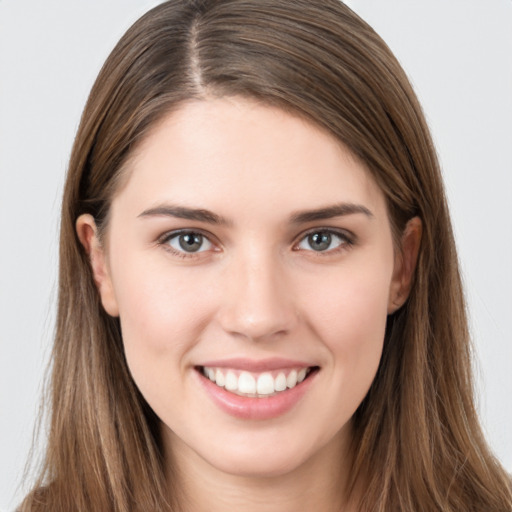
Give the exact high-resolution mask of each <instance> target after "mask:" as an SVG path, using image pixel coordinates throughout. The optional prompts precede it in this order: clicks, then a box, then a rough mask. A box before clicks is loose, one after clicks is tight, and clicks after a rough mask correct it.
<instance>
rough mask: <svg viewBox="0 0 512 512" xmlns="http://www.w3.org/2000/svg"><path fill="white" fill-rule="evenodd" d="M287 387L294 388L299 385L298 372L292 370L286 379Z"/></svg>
mask: <svg viewBox="0 0 512 512" xmlns="http://www.w3.org/2000/svg"><path fill="white" fill-rule="evenodd" d="M286 385H287V386H288V387H289V388H293V387H295V386H296V385H297V372H296V370H292V371H291V372H290V374H289V375H288V377H287V378H286Z"/></svg>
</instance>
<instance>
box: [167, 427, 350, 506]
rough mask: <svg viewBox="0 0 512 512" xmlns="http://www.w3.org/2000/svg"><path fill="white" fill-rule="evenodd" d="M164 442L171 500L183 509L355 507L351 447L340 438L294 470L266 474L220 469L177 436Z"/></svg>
mask: <svg viewBox="0 0 512 512" xmlns="http://www.w3.org/2000/svg"><path fill="white" fill-rule="evenodd" d="M167 435H168V436H170V438H172V434H169V433H168V434H167ZM170 438H169V437H168V441H170V440H171V439H170ZM165 444H166V445H167V450H166V452H167V453H166V460H167V477H168V481H169V484H170V485H169V488H172V489H177V490H178V491H177V492H176V495H175V497H174V498H175V499H173V500H172V501H173V502H174V503H177V505H178V506H177V507H176V510H179V511H180V512H231V511H237V512H239V511H240V510H243V511H244V512H260V511H261V510H265V512H302V511H304V512H306V511H307V512H310V511H311V510H314V511H317V512H354V510H355V508H353V506H352V505H350V503H349V500H348V494H347V491H346V488H347V482H348V474H349V471H350V467H351V460H352V459H351V457H350V455H349V453H350V450H349V448H348V443H346V442H343V440H340V439H338V438H336V439H333V440H332V441H331V442H330V443H328V444H327V445H325V446H324V448H323V449H322V450H321V451H319V452H317V453H316V454H315V455H314V456H313V457H311V458H310V459H309V460H307V461H305V462H304V463H303V464H301V465H300V466H298V467H296V468H294V469H293V470H291V471H287V472H283V473H279V472H276V474H273V475H263V476H262V475H236V474H229V473H226V472H223V471H220V470H218V469H217V468H215V467H213V466H211V465H210V464H209V463H208V462H207V461H205V460H204V459H203V458H202V457H200V456H199V455H198V454H197V453H195V452H194V451H193V450H191V449H190V448H189V447H187V446H184V445H182V444H181V443H180V442H179V441H177V440H176V439H175V438H174V439H172V442H171V443H169V442H167V443H165ZM169 447H172V449H171V450H169Z"/></svg>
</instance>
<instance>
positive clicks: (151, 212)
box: [138, 205, 231, 226]
mask: <svg viewBox="0 0 512 512" xmlns="http://www.w3.org/2000/svg"><path fill="white" fill-rule="evenodd" d="M138 217H176V218H178V219H187V220H197V221H199V222H206V223H207V224H216V225H222V226H225V225H230V224H231V222H230V221H228V220H227V219H226V218H224V217H222V216H220V215H217V214H216V213H213V212H212V211H210V210H205V209H203V208H187V207H186V206H173V205H165V206H156V207H155V208H149V209H147V210H144V211H143V212H142V213H141V214H139V215H138Z"/></svg>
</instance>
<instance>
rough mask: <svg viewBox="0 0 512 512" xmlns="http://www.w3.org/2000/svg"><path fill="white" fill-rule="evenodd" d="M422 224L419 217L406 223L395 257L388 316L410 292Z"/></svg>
mask: <svg viewBox="0 0 512 512" xmlns="http://www.w3.org/2000/svg"><path fill="white" fill-rule="evenodd" d="M421 234H422V223H421V219H420V218H419V217H413V218H412V219H410V220H409V222H407V224H406V226H405V229H404V231H403V234H402V239H401V244H400V247H399V249H398V250H397V252H396V255H395V268H394V271H393V279H392V281H391V286H390V290H389V301H388V314H392V313H394V312H395V311H397V310H398V309H400V308H401V307H402V306H403V305H404V303H405V301H406V300H407V298H408V297H409V293H410V291H411V287H412V283H413V278H414V271H415V269H416V263H417V261H418V254H419V250H420V244H421Z"/></svg>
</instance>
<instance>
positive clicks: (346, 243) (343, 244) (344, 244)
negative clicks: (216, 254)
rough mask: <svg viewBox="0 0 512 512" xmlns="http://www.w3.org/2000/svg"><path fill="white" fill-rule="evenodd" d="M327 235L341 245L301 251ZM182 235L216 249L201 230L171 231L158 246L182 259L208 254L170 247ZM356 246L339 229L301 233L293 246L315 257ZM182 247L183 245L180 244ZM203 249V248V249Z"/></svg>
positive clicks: (352, 237) (161, 239)
mask: <svg viewBox="0 0 512 512" xmlns="http://www.w3.org/2000/svg"><path fill="white" fill-rule="evenodd" d="M318 234H321V235H327V236H329V237H330V240H329V242H330V243H332V238H333V237H336V238H338V239H339V240H340V243H339V245H338V246H337V247H335V248H333V249H328V250H324V251H315V250H314V249H312V248H311V249H301V248H299V244H301V243H303V242H304V241H306V240H307V238H308V237H310V236H313V235H318ZM182 235H199V236H200V237H202V242H204V241H206V242H207V243H209V244H211V246H212V247H215V245H216V244H215V243H214V242H212V241H211V239H210V238H211V235H209V234H206V233H204V232H203V231H201V230H200V229H195V230H194V229H181V230H177V231H171V232H167V233H164V234H163V235H162V236H161V237H160V238H159V239H158V240H157V243H158V245H161V246H162V247H164V249H165V250H167V251H169V252H170V253H171V254H173V255H174V256H177V257H178V258H182V259H190V258H198V257H200V255H201V253H203V252H208V251H209V248H207V249H206V250H199V251H196V252H187V251H185V250H183V251H181V250H177V249H175V248H174V247H172V246H171V245H170V241H171V240H174V239H179V237H180V236H182ZM354 244H355V236H354V235H352V234H349V233H347V232H346V231H344V230H339V229H333V228H314V229H310V230H309V231H306V232H304V233H301V234H300V235H299V237H297V242H295V243H294V245H293V250H294V251H301V250H304V251H306V252H310V253H312V254H314V255H315V257H325V256H328V255H333V254H337V253H338V252H340V251H343V250H346V249H348V248H350V247H352V246H353V245H354ZM180 245H181V244H180ZM201 248H202V247H201Z"/></svg>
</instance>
